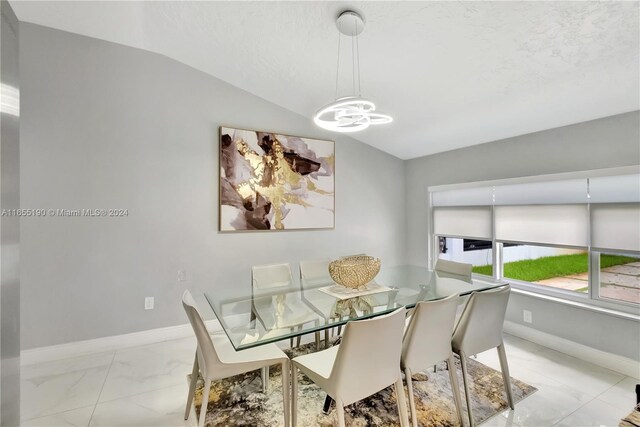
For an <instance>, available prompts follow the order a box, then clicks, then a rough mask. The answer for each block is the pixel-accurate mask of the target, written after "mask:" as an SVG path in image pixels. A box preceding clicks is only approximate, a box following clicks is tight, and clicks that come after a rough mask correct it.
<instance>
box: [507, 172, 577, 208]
mask: <svg viewBox="0 0 640 427" xmlns="http://www.w3.org/2000/svg"><path fill="white" fill-rule="evenodd" d="M571 203H587V180H586V178H583V179H567V180H561V181H544V182H530V183H525V184H513V185H499V186H496V187H495V204H496V205H553V204H571Z"/></svg>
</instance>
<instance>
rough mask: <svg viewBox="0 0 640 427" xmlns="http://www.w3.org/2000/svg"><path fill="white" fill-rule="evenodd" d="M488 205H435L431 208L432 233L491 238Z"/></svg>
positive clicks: (489, 209) (491, 231)
mask: <svg viewBox="0 0 640 427" xmlns="http://www.w3.org/2000/svg"><path fill="white" fill-rule="evenodd" d="M491 222H492V221H491V207H490V206H460V207H436V208H434V209H433V229H434V230H433V234H435V235H439V236H451V237H472V238H476V239H486V240H491V238H492V234H493V230H492V226H491Z"/></svg>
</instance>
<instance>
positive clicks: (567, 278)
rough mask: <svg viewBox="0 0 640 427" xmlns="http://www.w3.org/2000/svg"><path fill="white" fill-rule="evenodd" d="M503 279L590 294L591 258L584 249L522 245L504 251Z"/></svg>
mask: <svg viewBox="0 0 640 427" xmlns="http://www.w3.org/2000/svg"><path fill="white" fill-rule="evenodd" d="M502 254H503V255H502V262H503V269H504V277H505V278H507V279H516V280H520V281H523V282H531V283H534V284H536V285H539V286H546V287H549V288H555V289H564V290H565V291H571V292H578V293H583V294H588V293H589V254H588V253H587V251H585V250H582V249H565V248H559V247H551V246H533V245H519V246H512V247H507V248H504V249H503V252H502Z"/></svg>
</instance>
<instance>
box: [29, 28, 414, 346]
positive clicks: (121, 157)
mask: <svg viewBox="0 0 640 427" xmlns="http://www.w3.org/2000/svg"><path fill="white" fill-rule="evenodd" d="M20 54H21V69H22V75H21V78H22V87H23V92H22V109H23V120H22V122H21V132H22V148H21V150H22V152H21V165H22V168H21V171H20V173H21V179H22V189H21V197H22V207H25V208H27V207H29V208H53V209H56V208H66V209H78V208H125V209H129V216H128V217H126V218H112V219H109V218H50V217H46V218H27V219H24V220H23V221H22V225H21V232H22V242H21V250H22V256H23V260H24V262H23V264H22V268H21V274H22V286H23V298H22V319H23V324H22V348H23V349H29V348H34V347H40V346H47V345H52V344H59V343H65V342H70V341H76V340H83V339H90V338H98V337H102V336H109V335H116V334H123V333H127V332H133V331H140V330H146V329H152V328H158V327H163V326H170V325H177V324H184V323H186V320H187V319H186V317H185V315H184V313H183V311H182V308H181V306H180V304H179V300H180V296H181V293H182V291H183V289H184V288H190V289H191V290H192V291H193V292H194V293H196V294H198V293H201V291H203V290H209V291H213V292H217V293H220V294H225V293H228V292H229V291H230V289H232V287H237V286H243V287H247V288H249V286H250V280H249V277H250V273H249V272H250V266H251V265H252V264H261V263H269V262H279V261H288V262H291V263H293V265H294V268H295V269H294V274H297V262H298V261H299V260H300V259H308V258H315V257H327V256H336V255H343V254H347V253H359V252H367V253H371V254H375V255H376V256H379V257H381V258H382V259H383V260H384V261H385V262H386V263H396V262H399V261H400V260H401V259H402V258H403V257H404V253H405V252H404V251H405V247H406V246H405V244H406V241H405V234H404V233H405V227H404V223H403V220H404V206H405V200H404V162H403V161H401V160H399V159H397V158H395V157H393V156H390V155H387V154H385V153H383V152H381V151H378V150H376V149H373V148H371V147H368V146H366V145H364V144H361V143H359V142H357V141H355V140H353V139H351V138H348V137H345V136H342V135H336V134H333V133H331V134H329V133H324V132H322V131H320V130H319V129H317V128H316V127H315V126H314V125H313V124H312V122H311V120H310V119H309V118H307V117H302V116H300V115H297V114H294V113H292V112H290V111H287V110H284V109H282V108H280V107H277V106H275V105H273V104H271V103H269V102H267V101H265V100H263V99H260V98H258V97H256V96H253V95H251V94H249V93H246V92H244V91H242V90H239V89H238V88H235V87H233V86H230V85H228V84H226V83H224V82H222V81H220V80H218V79H215V78H213V77H211V76H209V75H206V74H204V73H201V72H199V71H196V70H194V69H191V68H189V67H187V66H185V65H183V64H180V63H178V62H175V61H173V60H170V59H168V58H165V57H163V56H159V55H156V54H153V53H149V52H145V51H142V50H137V49H133V48H128V47H124V46H120V45H117V44H113V43H108V42H103V41H99V40H95V39H91V38H87V37H82V36H78V35H73V34H70V33H65V32H61V31H57V30H52V29H48V28H45V27H40V26H36V25H31V24H24V25H23V26H22V40H21V51H20ZM221 60H222V59H221ZM227 60H229V59H227ZM231 60H232V59H231ZM302 89H303V88H302ZM221 124H225V125H232V126H238V127H242V128H247V129H264V130H277V131H280V132H283V133H289V134H294V135H296V134H298V135H304V136H314V137H318V138H326V139H336V194H337V195H336V227H335V230H326V231H304V232H301V231H288V232H268V233H264V232H262V233H239V234H238V233H236V234H220V233H219V232H218V231H217V229H218V170H219V169H218V168H219V167H218V147H219V146H218V126H220V125H221ZM180 269H185V270H187V278H188V280H187V282H178V281H177V272H178V270H180ZM145 296H154V297H155V303H156V309H155V310H151V311H145V310H144V309H143V306H144V297H145ZM201 304H202V305H204V304H205V302H203V301H202V300H201Z"/></svg>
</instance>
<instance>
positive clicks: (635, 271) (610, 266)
mask: <svg viewBox="0 0 640 427" xmlns="http://www.w3.org/2000/svg"><path fill="white" fill-rule="evenodd" d="M597 256H598V258H597V259H598V261H599V263H600V268H599V270H598V273H599V274H598V275H599V282H600V298H604V299H609V300H614V301H621V302H625V303H634V304H638V303H640V255H632V254H626V255H621V254H605V253H599V254H597Z"/></svg>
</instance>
